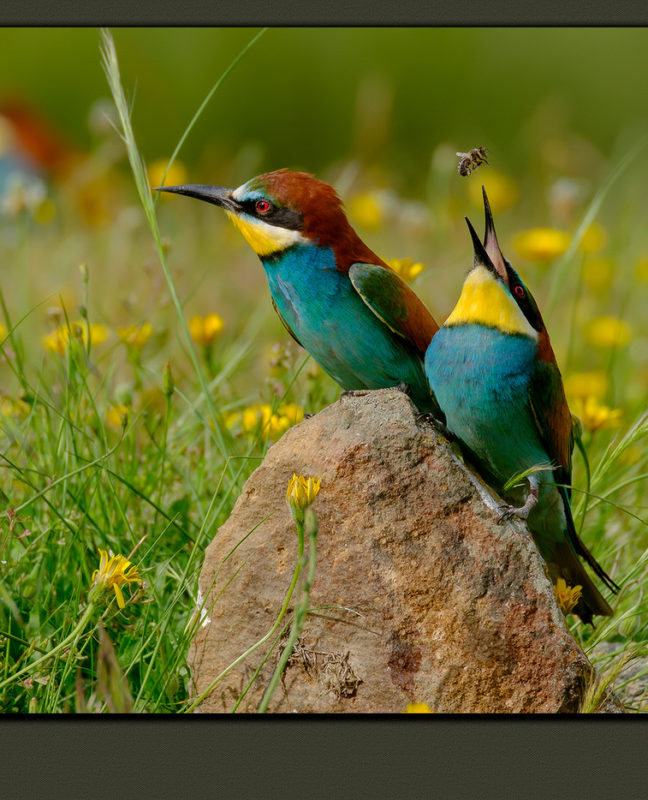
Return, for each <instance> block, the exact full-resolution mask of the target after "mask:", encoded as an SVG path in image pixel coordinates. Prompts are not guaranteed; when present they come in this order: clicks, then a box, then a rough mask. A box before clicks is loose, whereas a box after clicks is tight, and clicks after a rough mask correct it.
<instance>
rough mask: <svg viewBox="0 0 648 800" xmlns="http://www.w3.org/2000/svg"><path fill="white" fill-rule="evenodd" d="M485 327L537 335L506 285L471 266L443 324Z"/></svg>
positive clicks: (478, 267)
mask: <svg viewBox="0 0 648 800" xmlns="http://www.w3.org/2000/svg"><path fill="white" fill-rule="evenodd" d="M471 323H472V324H475V325H487V326H489V327H490V328H497V329H498V330H500V331H502V332H503V333H523V334H525V335H526V336H530V337H531V338H533V339H537V338H538V332H537V331H536V330H535V329H534V328H533V327H532V326H531V324H530V323H529V321H528V320H527V318H526V317H525V316H524V314H523V313H522V310H521V309H520V307H519V306H518V304H517V303H516V302H515V300H514V299H513V298H512V297H511V295H510V294H509V292H508V289H507V288H506V286H505V285H504V284H503V283H502V281H501V280H500V279H498V278H496V277H495V276H494V275H493V274H492V272H490V271H489V270H488V269H486V267H482V266H477V267H475V268H474V269H473V270H472V271H471V272H470V274H469V275H468V277H467V278H466V280H465V281H464V285H463V289H462V290H461V296H460V297H459V302H458V303H457V305H456V306H455V307H454V309H453V310H452V313H451V314H450V316H449V317H448V318H447V319H446V321H445V323H444V325H445V326H452V325H469V324H471Z"/></svg>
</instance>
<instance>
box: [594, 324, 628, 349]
mask: <svg viewBox="0 0 648 800" xmlns="http://www.w3.org/2000/svg"><path fill="white" fill-rule="evenodd" d="M631 337H632V328H631V327H630V325H629V324H628V323H627V322H626V321H625V320H623V319H619V318H618V317H609V316H606V317H596V319H593V320H592V321H591V322H590V323H589V325H588V326H587V327H586V329H585V338H586V339H587V341H588V342H589V344H591V345H594V347H600V348H602V349H603V348H607V347H623V346H624V345H626V344H628V343H629V342H630V339H631Z"/></svg>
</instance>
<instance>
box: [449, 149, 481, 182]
mask: <svg viewBox="0 0 648 800" xmlns="http://www.w3.org/2000/svg"><path fill="white" fill-rule="evenodd" d="M456 155H457V156H458V157H459V165H458V166H457V172H458V173H459V174H460V175H464V176H465V175H470V173H471V172H472V171H473V170H474V169H477V167H480V166H481V165H482V164H488V161H487V159H486V148H485V147H473V149H472V150H469V151H468V152H467V153H457V154H456Z"/></svg>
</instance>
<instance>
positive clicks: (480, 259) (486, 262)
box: [465, 217, 499, 277]
mask: <svg viewBox="0 0 648 800" xmlns="http://www.w3.org/2000/svg"><path fill="white" fill-rule="evenodd" d="M465 219H466V223H467V224H468V230H469V231H470V235H471V237H472V241H473V248H474V251H475V266H478V265H479V264H481V265H482V266H484V267H486V269H488V270H489V271H490V272H492V273H493V275H495V276H496V277H499V275H498V272H497V269H496V268H495V265H494V264H493V262H492V261H491V259H490V256H489V255H488V253H487V252H486V250H485V249H484V245H483V244H482V242H481V239H480V238H479V236H478V235H477V231H476V230H475V229H474V228H473V226H472V224H471V222H470V220H469V219H468V217H466V218H465Z"/></svg>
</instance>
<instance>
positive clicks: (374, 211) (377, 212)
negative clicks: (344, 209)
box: [349, 192, 386, 230]
mask: <svg viewBox="0 0 648 800" xmlns="http://www.w3.org/2000/svg"><path fill="white" fill-rule="evenodd" d="M385 210H386V209H385V203H384V201H383V198H382V197H381V195H380V193H378V192H362V193H361V194H357V195H356V196H355V197H354V198H353V199H352V200H351V202H350V203H349V215H350V216H351V217H352V218H353V219H354V220H355V221H356V222H357V223H358V225H360V226H361V227H363V228H368V229H370V230H376V229H377V228H380V226H381V225H382V223H383V221H384V219H385Z"/></svg>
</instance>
